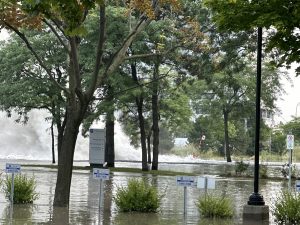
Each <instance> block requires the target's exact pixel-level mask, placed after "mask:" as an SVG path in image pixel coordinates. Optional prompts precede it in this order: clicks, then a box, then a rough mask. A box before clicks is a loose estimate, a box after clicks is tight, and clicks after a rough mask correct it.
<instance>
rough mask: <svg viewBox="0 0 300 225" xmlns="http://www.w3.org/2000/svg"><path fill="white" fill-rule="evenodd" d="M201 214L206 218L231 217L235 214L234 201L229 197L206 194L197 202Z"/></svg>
mask: <svg viewBox="0 0 300 225" xmlns="http://www.w3.org/2000/svg"><path fill="white" fill-rule="evenodd" d="M196 205H197V207H198V209H199V212H200V214H201V215H202V216H203V217H206V218H231V217H232V216H233V206H232V202H231V200H230V199H229V198H227V197H225V196H224V197H221V196H213V195H205V196H204V197H200V198H199V199H198V201H197V203H196Z"/></svg>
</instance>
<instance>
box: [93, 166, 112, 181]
mask: <svg viewBox="0 0 300 225" xmlns="http://www.w3.org/2000/svg"><path fill="white" fill-rule="evenodd" d="M93 178H94V179H98V180H109V169H98V168H93Z"/></svg>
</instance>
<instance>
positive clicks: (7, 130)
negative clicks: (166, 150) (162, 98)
mask: <svg viewBox="0 0 300 225" xmlns="http://www.w3.org/2000/svg"><path fill="white" fill-rule="evenodd" d="M47 117H49V114H48V113H47V112H46V111H42V110H33V111H31V112H29V120H28V122H27V123H26V124H21V123H16V122H15V119H16V118H17V117H16V116H12V117H11V118H8V117H7V116H6V114H5V113H4V112H0V127H1V135H0V158H1V159H26V160H47V161H51V160H52V153H51V131H50V126H51V124H50V122H48V121H46V120H45V118H47ZM91 128H104V123H103V122H98V123H95V124H93V125H92V127H91ZM114 138H115V159H116V160H134V161H141V160H142V154H141V149H140V148H138V149H135V148H134V147H133V146H131V145H130V140H129V138H128V136H126V135H125V134H124V132H123V131H122V128H121V125H120V123H118V122H116V124H115V137H114ZM55 143H56V140H55ZM55 155H56V158H57V152H56V146H55ZM74 159H75V160H88V159H89V138H88V137H86V138H84V137H83V136H82V135H81V133H79V135H78V138H77V143H76V149H75V155H74ZM159 161H160V162H203V161H205V160H201V159H199V158H196V159H195V158H193V156H187V157H179V156H175V155H159Z"/></svg>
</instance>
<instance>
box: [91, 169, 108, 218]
mask: <svg viewBox="0 0 300 225" xmlns="http://www.w3.org/2000/svg"><path fill="white" fill-rule="evenodd" d="M93 178H94V179H97V180H100V193H99V215H100V210H101V206H102V199H103V197H102V195H103V184H102V181H105V180H109V169H99V168H93Z"/></svg>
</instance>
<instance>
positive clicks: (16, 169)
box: [5, 163, 21, 173]
mask: <svg viewBox="0 0 300 225" xmlns="http://www.w3.org/2000/svg"><path fill="white" fill-rule="evenodd" d="M5 172H6V173H20V172H21V165H19V164H11V163H6V166H5Z"/></svg>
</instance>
